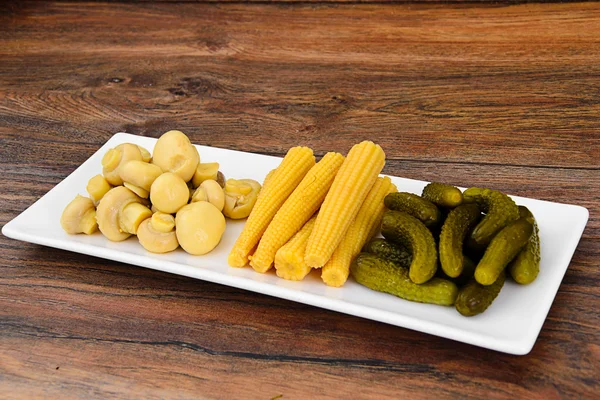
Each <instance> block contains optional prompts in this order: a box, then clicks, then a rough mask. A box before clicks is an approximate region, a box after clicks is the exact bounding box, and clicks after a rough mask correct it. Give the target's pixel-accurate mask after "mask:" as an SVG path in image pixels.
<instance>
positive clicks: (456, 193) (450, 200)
mask: <svg viewBox="0 0 600 400" xmlns="http://www.w3.org/2000/svg"><path fill="white" fill-rule="evenodd" d="M422 196H423V198H424V199H427V200H429V201H430V202H432V203H433V204H436V205H438V206H441V207H449V208H454V207H457V206H459V205H460V204H461V203H462V202H463V194H462V192H461V191H460V189H459V188H457V187H455V186H452V185H446V184H445V183H439V182H431V183H430V184H428V185H427V186H425V188H424V189H423V193H422Z"/></svg>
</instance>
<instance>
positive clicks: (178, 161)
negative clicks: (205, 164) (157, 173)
mask: <svg viewBox="0 0 600 400" xmlns="http://www.w3.org/2000/svg"><path fill="white" fill-rule="evenodd" d="M199 162H200V155H199V154H198V150H196V147H195V146H194V145H193V144H192V143H191V142H190V139H189V138H188V137H187V136H186V135H185V133H183V132H180V131H169V132H166V133H164V134H163V135H162V136H161V137H160V138H159V139H158V141H157V142H156V145H155V146H154V152H153V154H152V163H153V164H156V165H158V166H159V167H160V168H161V169H162V170H163V171H164V172H173V173H175V174H177V175H179V176H180V177H181V178H182V179H183V180H184V181H185V182H187V181H189V180H191V179H192V177H193V176H194V172H195V171H196V167H197V166H198V163H199Z"/></svg>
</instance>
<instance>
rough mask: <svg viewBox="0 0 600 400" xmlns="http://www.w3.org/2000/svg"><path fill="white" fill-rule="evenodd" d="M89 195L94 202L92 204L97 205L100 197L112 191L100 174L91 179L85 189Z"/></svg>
mask: <svg viewBox="0 0 600 400" xmlns="http://www.w3.org/2000/svg"><path fill="white" fill-rule="evenodd" d="M85 189H86V190H87V192H88V193H89V195H90V198H91V199H92V200H93V201H94V204H98V202H100V200H101V199H102V197H104V195H105V194H106V193H107V192H108V191H109V190H110V189H112V186H111V185H110V183H108V181H107V180H106V178H105V177H104V176H102V175H100V174H98V175H96V176H94V177H92V178H91V179H90V180H89V181H88V184H87V186H86V188H85Z"/></svg>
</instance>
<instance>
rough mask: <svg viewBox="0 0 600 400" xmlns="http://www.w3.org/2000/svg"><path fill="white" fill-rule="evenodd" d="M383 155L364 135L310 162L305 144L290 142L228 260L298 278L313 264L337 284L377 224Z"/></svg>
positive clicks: (386, 187) (385, 186) (384, 186)
mask: <svg viewBox="0 0 600 400" xmlns="http://www.w3.org/2000/svg"><path fill="white" fill-rule="evenodd" d="M384 164H385V153H384V152H383V150H382V149H381V147H380V146H379V145H376V144H375V143H373V142H370V141H364V142H362V143H359V144H357V145H355V146H353V147H352V149H351V150H350V152H349V153H348V155H347V157H345V158H344V156H342V155H341V154H339V153H335V152H331V153H327V154H325V156H323V158H322V159H321V160H320V161H319V162H318V163H315V156H314V154H313V151H312V150H311V149H309V148H308V147H293V148H291V149H290V150H289V151H288V152H287V154H286V156H285V158H284V159H283V161H282V162H281V164H280V165H279V167H277V168H276V169H274V170H272V171H271V172H270V173H269V174H268V175H267V177H266V178H265V182H264V185H263V189H262V191H261V192H260V194H259V197H258V200H257V202H256V205H255V206H254V208H253V210H252V212H251V213H250V216H249V217H248V220H247V222H246V225H245V226H244V229H243V231H242V233H241V234H240V236H239V237H238V239H237V241H236V243H235V245H234V246H233V249H232V250H231V253H230V254H229V258H228V262H229V265H231V266H232V267H244V266H246V265H248V263H250V265H251V266H252V268H254V269H255V270H256V271H257V272H261V273H265V272H267V271H268V270H270V269H271V267H273V266H274V267H275V269H276V272H277V275H278V276H279V277H281V278H284V279H289V280H296V281H297V280H302V279H304V277H305V276H306V275H308V273H309V272H310V271H311V270H312V269H313V268H315V269H319V268H320V269H321V278H322V279H323V282H325V283H326V284H327V285H329V286H335V287H339V286H342V285H343V284H344V283H345V282H346V280H347V279H348V275H349V272H350V264H351V262H352V260H353V259H354V257H356V255H357V254H358V253H359V252H360V250H361V248H362V247H363V246H364V245H365V243H366V242H367V241H368V240H369V239H370V238H371V237H373V236H374V235H375V234H376V233H377V231H378V230H379V227H380V223H381V218H382V216H383V212H384V204H383V199H384V197H385V196H386V195H387V194H388V193H391V192H395V191H397V190H396V187H395V186H394V184H392V182H391V180H390V178H388V177H379V173H380V172H381V170H382V169H383V166H384Z"/></svg>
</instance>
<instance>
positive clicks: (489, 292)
mask: <svg viewBox="0 0 600 400" xmlns="http://www.w3.org/2000/svg"><path fill="white" fill-rule="evenodd" d="M504 281H505V274H504V271H502V272H501V273H500V275H499V276H498V278H497V279H496V281H495V282H494V283H493V284H491V285H489V286H483V285H481V284H479V283H477V281H476V280H475V279H472V280H471V281H469V283H467V284H466V285H465V286H464V287H463V288H462V289H460V291H459V292H458V297H457V298H456V303H455V307H456V310H457V311H458V312H459V313H461V314H462V315H464V316H465V317H472V316H473V315H477V314H481V313H482V312H484V311H485V310H487V308H488V307H489V306H490V305H491V304H492V302H493V301H494V300H495V299H496V297H498V294H499V293H500V290H502V287H503V286H504Z"/></svg>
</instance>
